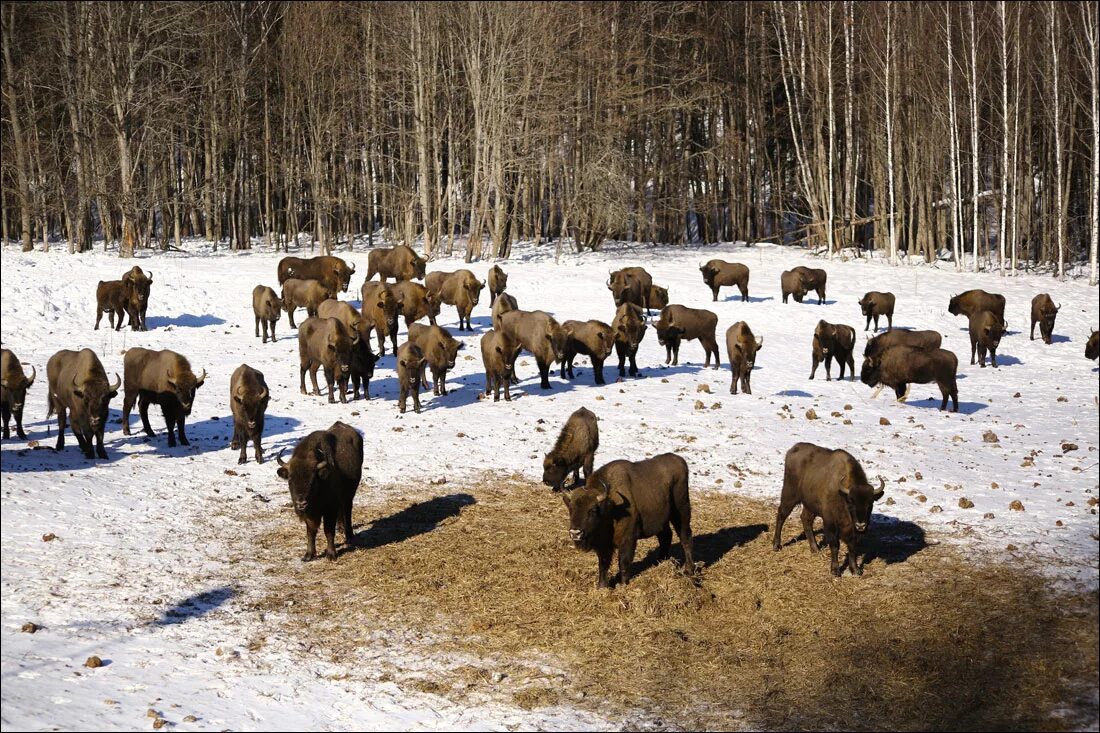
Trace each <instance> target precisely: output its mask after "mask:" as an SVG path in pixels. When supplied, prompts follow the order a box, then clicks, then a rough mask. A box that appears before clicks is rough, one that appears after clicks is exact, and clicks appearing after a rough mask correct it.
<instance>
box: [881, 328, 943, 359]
mask: <svg viewBox="0 0 1100 733" xmlns="http://www.w3.org/2000/svg"><path fill="white" fill-rule="evenodd" d="M942 343H943V337H942V336H940V334H939V332H938V331H902V330H898V331H887V332H886V333H882V334H879V335H878V336H875V337H874V338H873V339H869V340H868V341H867V345H866V346H864V347H863V356H864V357H868V356H871V357H874V356H878V355H879V354H881V353H883V352H884V351H886V350H887V349H889V348H891V347H893V346H911V347H913V348H914V349H933V350H934V349H938V348H940V346H941V345H942Z"/></svg>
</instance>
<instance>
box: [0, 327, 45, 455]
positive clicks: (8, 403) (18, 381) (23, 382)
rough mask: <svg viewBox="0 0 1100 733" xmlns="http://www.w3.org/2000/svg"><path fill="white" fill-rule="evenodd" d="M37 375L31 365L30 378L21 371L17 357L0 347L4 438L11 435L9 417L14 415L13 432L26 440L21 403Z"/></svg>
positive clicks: (0, 389) (0, 400)
mask: <svg viewBox="0 0 1100 733" xmlns="http://www.w3.org/2000/svg"><path fill="white" fill-rule="evenodd" d="M37 377H38V370H37V369H35V368H34V367H33V366H32V367H31V378H30V379H27V375H26V374H24V373H23V365H22V364H20V363H19V359H18V358H17V357H16V356H15V354H13V353H12V352H10V351H8V350H7V349H0V413H2V415H3V419H4V440H7V439H8V438H10V437H11V430H10V427H9V426H10V424H11V418H12V416H13V415H14V416H15V434H16V435H18V436H19V437H20V438H21V439H23V440H26V438H27V434H26V433H24V432H23V405H24V404H25V403H26V401H27V390H28V389H30V388H31V385H32V384H34V380H35V379H36V378H37Z"/></svg>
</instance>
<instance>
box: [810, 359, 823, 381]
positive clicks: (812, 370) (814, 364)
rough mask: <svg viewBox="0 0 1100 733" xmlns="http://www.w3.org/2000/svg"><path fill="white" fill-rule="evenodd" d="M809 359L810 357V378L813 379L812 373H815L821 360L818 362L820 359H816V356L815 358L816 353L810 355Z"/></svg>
mask: <svg viewBox="0 0 1100 733" xmlns="http://www.w3.org/2000/svg"><path fill="white" fill-rule="evenodd" d="M811 359H812V363H811V365H810V379H813V378H814V375H815V374H817V366H818V365H819V364H820V363H821V362H820V361H818V358H817V356H816V355H814V356H813V357H811Z"/></svg>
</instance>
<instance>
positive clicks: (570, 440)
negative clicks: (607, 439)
mask: <svg viewBox="0 0 1100 733" xmlns="http://www.w3.org/2000/svg"><path fill="white" fill-rule="evenodd" d="M597 420H598V418H597V417H596V414H595V413H594V412H592V411H591V410H588V409H585V408H583V407H581V408H579V409H577V410H576V411H574V412H573V414H572V415H570V416H569V419H568V420H566V421H565V426H564V427H562V429H561V433H560V434H559V435H558V440H557V442H555V443H554V447H553V449H552V450H551V451H550V452H549V453H547V454H546V456H545V457H544V458H543V459H542V482H543V483H544V484H546V485H547V486H549V487H550V488H551V489H553V490H554V491H561V490H562V489H563V488H564V485H565V479H566V478H567V477H568V476H569V473H570V472H572V473H573V485H572V486H570V487H569V488H576V487H577V486H580V485H581V469H582V468H583V469H584V479H585V481H587V480H588V477H589V476H591V475H592V464H593V461H595V459H596V450H597V449H599V447H600V428H599V425H598V424H597Z"/></svg>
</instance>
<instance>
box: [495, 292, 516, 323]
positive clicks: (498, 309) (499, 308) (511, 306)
mask: <svg viewBox="0 0 1100 733" xmlns="http://www.w3.org/2000/svg"><path fill="white" fill-rule="evenodd" d="M514 310H519V303H517V302H516V299H515V298H514V297H512V296H511V295H509V294H508V293H501V294H500V295H499V296H498V297H497V299H496V302H495V303H493V315H492V319H493V328H495V329H496V330H498V331H499V330H500V317H501V316H502V315H504V314H505V313H507V312H508V311H514Z"/></svg>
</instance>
